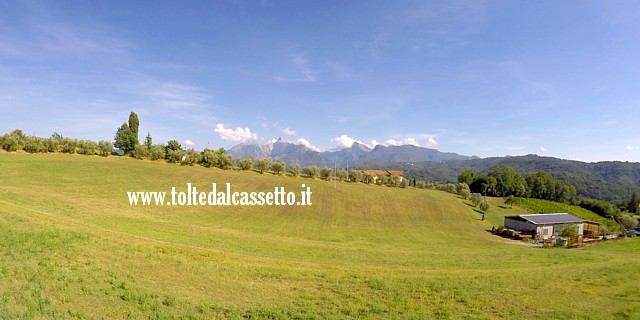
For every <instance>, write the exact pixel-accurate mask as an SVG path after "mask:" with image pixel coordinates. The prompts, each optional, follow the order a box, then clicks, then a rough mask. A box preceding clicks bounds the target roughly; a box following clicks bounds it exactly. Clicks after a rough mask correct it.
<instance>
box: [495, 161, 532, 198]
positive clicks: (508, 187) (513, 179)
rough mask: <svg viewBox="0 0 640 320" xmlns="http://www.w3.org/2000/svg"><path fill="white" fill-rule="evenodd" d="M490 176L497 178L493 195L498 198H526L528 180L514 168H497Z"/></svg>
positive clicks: (504, 166) (502, 166)
mask: <svg viewBox="0 0 640 320" xmlns="http://www.w3.org/2000/svg"><path fill="white" fill-rule="evenodd" d="M489 176H490V177H493V178H495V181H496V186H495V192H494V194H493V195H495V196H498V197H507V196H510V195H514V196H516V197H521V196H524V195H525V194H526V192H527V182H526V180H525V179H524V178H523V177H522V176H521V175H520V174H519V173H518V172H517V171H516V170H515V169H513V168H512V167H510V166H508V165H501V166H496V167H494V168H493V170H492V171H491V172H489Z"/></svg>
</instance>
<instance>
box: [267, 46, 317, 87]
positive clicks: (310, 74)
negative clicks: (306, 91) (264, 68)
mask: <svg viewBox="0 0 640 320" xmlns="http://www.w3.org/2000/svg"><path fill="white" fill-rule="evenodd" d="M289 59H290V62H289V63H290V64H291V65H292V66H293V70H294V72H293V73H295V74H296V75H295V76H294V77H288V76H281V75H278V76H275V77H273V79H275V80H277V81H280V82H313V81H316V80H317V78H318V72H317V71H316V70H314V69H312V68H311V67H309V61H308V59H307V56H306V54H304V53H295V54H291V55H289Z"/></svg>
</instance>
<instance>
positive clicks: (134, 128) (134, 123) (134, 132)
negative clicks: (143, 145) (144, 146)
mask: <svg viewBox="0 0 640 320" xmlns="http://www.w3.org/2000/svg"><path fill="white" fill-rule="evenodd" d="M139 126H140V121H139V120H138V115H137V114H136V113H135V112H133V111H131V113H130V114H129V130H130V132H131V143H132V144H134V145H138V144H139V143H140V142H139V140H138V127H139Z"/></svg>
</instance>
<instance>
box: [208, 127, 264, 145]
mask: <svg viewBox="0 0 640 320" xmlns="http://www.w3.org/2000/svg"><path fill="white" fill-rule="evenodd" d="M213 131H214V132H215V133H217V134H218V136H220V138H222V140H227V141H242V142H245V141H253V140H256V139H257V136H256V135H255V133H251V130H250V129H249V128H240V127H238V128H236V129H235V130H233V129H225V127H224V125H223V124H222V123H218V124H217V125H216V128H215V129H214V130H213Z"/></svg>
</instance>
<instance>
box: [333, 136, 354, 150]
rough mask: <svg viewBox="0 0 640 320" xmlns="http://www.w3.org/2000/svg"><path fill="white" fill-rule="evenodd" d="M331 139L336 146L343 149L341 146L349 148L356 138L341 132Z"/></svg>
mask: <svg viewBox="0 0 640 320" xmlns="http://www.w3.org/2000/svg"><path fill="white" fill-rule="evenodd" d="M331 141H333V142H334V143H335V144H336V145H337V146H338V148H340V149H343V148H351V146H353V143H354V142H356V139H354V138H351V137H349V136H348V135H346V134H343V135H341V136H339V137H335V138H333V139H331Z"/></svg>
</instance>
